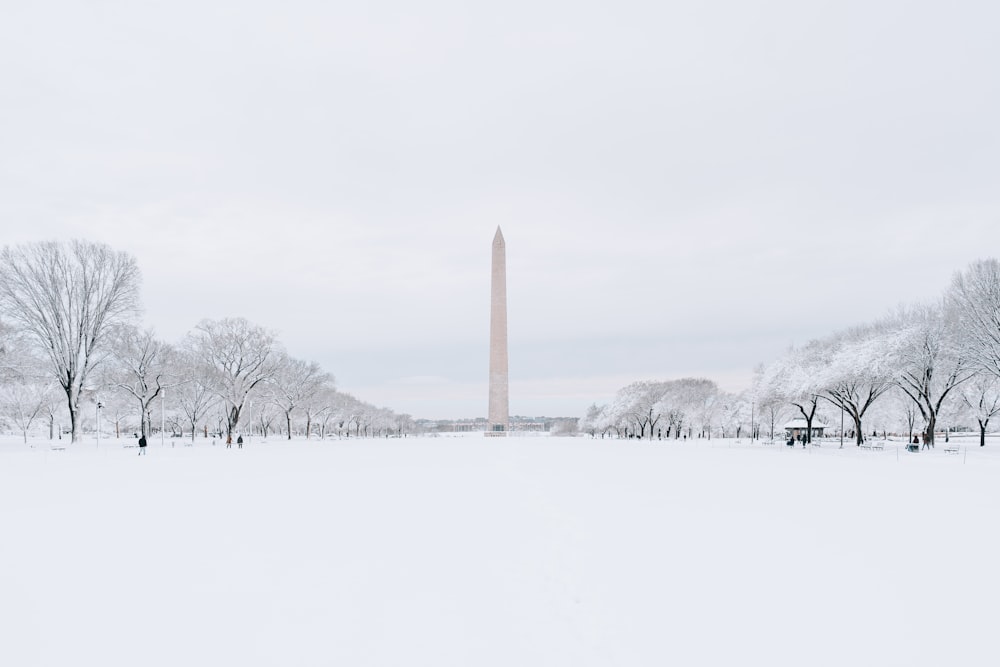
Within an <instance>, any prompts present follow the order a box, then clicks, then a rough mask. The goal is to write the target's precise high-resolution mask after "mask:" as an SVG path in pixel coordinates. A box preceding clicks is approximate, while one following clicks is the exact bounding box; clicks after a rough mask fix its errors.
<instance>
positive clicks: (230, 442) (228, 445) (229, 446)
mask: <svg viewBox="0 0 1000 667" xmlns="http://www.w3.org/2000/svg"><path fill="white" fill-rule="evenodd" d="M232 448H233V436H231V435H227V436H226V449H232Z"/></svg>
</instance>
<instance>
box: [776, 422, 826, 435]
mask: <svg viewBox="0 0 1000 667" xmlns="http://www.w3.org/2000/svg"><path fill="white" fill-rule="evenodd" d="M808 428H809V425H808V424H807V423H806V420H805V419H793V420H792V421H790V422H788V423H787V424H785V426H784V429H785V437H786V438H788V439H789V440H798V439H799V438H800V436H801V437H803V438H804V437H805V436H806V431H807V430H808ZM827 428H828V426H827V425H826V424H824V423H823V422H820V421H816V420H815V419H814V420H813V423H812V437H811V438H809V439H810V440H812V439H813V438H822V437H823V432H824V431H825V430H826V429H827Z"/></svg>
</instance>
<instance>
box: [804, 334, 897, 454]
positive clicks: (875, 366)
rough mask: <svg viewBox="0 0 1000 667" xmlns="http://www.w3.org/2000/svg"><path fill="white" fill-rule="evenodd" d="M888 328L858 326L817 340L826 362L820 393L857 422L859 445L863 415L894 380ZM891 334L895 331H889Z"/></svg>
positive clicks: (820, 376)
mask: <svg viewBox="0 0 1000 667" xmlns="http://www.w3.org/2000/svg"><path fill="white" fill-rule="evenodd" d="M886 333H887V332H886V331H885V330H884V329H882V328H879V327H857V328H854V329H850V330H848V331H845V332H842V333H840V334H836V335H834V336H833V337H831V338H830V339H827V340H826V341H821V342H819V343H818V344H817V346H816V347H817V354H820V350H819V348H823V347H825V349H824V350H822V355H821V357H822V360H823V362H822V364H821V365H820V366H819V368H817V369H816V370H817V373H818V376H817V377H816V384H817V386H818V387H819V390H820V395H821V396H822V397H823V398H824V399H826V400H827V401H828V402H829V403H831V404H832V405H833V406H835V407H837V408H839V409H841V410H843V411H844V412H846V413H847V414H848V415H849V416H850V418H851V421H852V422H853V424H854V436H855V441H856V444H857V445H859V446H860V445H861V443H862V442H863V440H864V427H863V426H862V423H861V422H862V419H863V418H864V416H865V413H866V412H868V410H869V408H871V407H872V405H873V404H874V403H875V401H876V400H878V398H879V397H880V396H882V395H883V394H884V393H886V392H887V391H889V390H890V389H891V388H892V387H893V386H895V384H894V379H895V369H894V368H893V365H892V364H891V363H890V359H891V355H890V354H888V349H887V347H886V345H887V337H886ZM888 333H889V334H890V338H891V332H888Z"/></svg>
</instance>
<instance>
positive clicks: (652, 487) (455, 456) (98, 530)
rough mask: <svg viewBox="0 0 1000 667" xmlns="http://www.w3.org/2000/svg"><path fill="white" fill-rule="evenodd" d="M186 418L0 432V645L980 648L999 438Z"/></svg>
mask: <svg viewBox="0 0 1000 667" xmlns="http://www.w3.org/2000/svg"><path fill="white" fill-rule="evenodd" d="M132 442H133V441H131V440H130V441H128V444H131V443H132ZM209 443H210V441H204V440H199V441H198V442H197V444H196V445H195V446H193V447H185V446H183V445H182V443H180V442H178V443H177V444H176V446H174V447H171V445H170V443H169V442H168V443H167V444H166V446H161V445H160V444H159V440H158V439H157V438H155V437H154V438H153V439H152V440H151V446H150V447H149V452H148V456H146V457H145V458H140V457H138V456H137V449H135V448H125V447H123V446H122V441H114V440H111V441H108V440H106V439H102V442H101V445H100V447H99V448H98V447H97V446H96V443H95V442H94V441H93V440H92V439H91V440H89V441H84V442H82V443H79V444H77V445H70V446H69V447H68V448H67V449H66V450H65V451H51V450H50V448H49V442H48V441H47V440H36V441H34V442H33V446H31V447H29V446H27V445H24V444H21V443H19V442H17V439H16V438H14V437H11V438H5V439H3V441H2V442H0V535H2V548H0V664H3V665H130V666H133V665H143V666H144V667H147V666H150V665H227V664H228V665H241V666H248V665H351V666H361V665H407V666H414V665H428V666H434V667H443V666H447V665H463V666H468V665H477V666H479V665H496V666H505V667H509V666H511V665H542V666H546V667H549V666H553V665H567V666H574V667H575V666H587V665H630V666H636V665H667V664H678V665H736V664H739V665H797V666H800V665H845V664H851V665H942V664H960V665H995V664H996V655H997V650H996V647H995V642H994V639H993V632H994V630H995V627H996V623H997V620H998V612H997V611H996V608H995V601H996V599H997V598H998V597H1000V573H998V569H997V563H998V559H997V555H998V547H1000V539H998V537H997V532H996V530H995V527H994V526H995V516H994V514H995V512H996V511H997V508H998V507H1000V484H997V479H998V474H1000V441H992V442H990V444H988V445H987V447H986V448H983V449H980V448H979V447H978V446H976V445H977V443H976V442H973V441H972V440H971V439H970V441H969V442H968V443H965V442H964V441H963V444H962V448H961V451H960V452H959V453H958V454H946V453H944V452H943V451H942V449H941V447H940V445H939V447H938V448H937V449H936V450H933V451H924V452H920V453H916V454H909V453H906V452H905V451H898V449H899V448H900V447H902V442H899V443H896V442H890V443H889V445H888V446H887V447H886V449H885V450H884V451H867V450H864V451H862V450H859V449H858V448H857V447H854V446H851V445H847V446H846V447H845V449H843V450H839V449H837V448H836V445H837V442H836V441H835V440H826V441H823V444H822V446H820V447H810V448H807V449H803V448H801V447H795V448H789V447H786V446H784V445H782V444H776V445H770V446H767V445H762V444H756V443H755V444H752V445H751V444H750V443H748V441H747V440H746V439H744V440H743V441H742V442H740V443H737V442H735V441H732V440H728V441H720V440H713V441H711V442H707V441H689V442H686V443H685V442H669V443H666V442H652V443H650V442H641V443H640V442H635V441H616V440H603V441H602V440H590V439H586V438H573V439H562V438H542V437H535V438H509V439H505V440H504V439H486V438H483V437H482V436H481V435H476V434H473V435H472V436H471V437H456V438H445V437H442V438H406V439H389V440H360V441H359V440H340V441H325V442H320V441H311V442H305V441H293V442H291V443H288V442H284V441H282V440H280V439H275V438H271V439H270V440H269V441H268V442H266V443H261V442H258V441H254V442H251V443H250V444H249V445H248V446H246V447H245V448H244V449H242V450H239V449H236V448H235V446H234V448H233V449H230V450H227V449H225V448H223V447H222V446H219V445H216V446H214V447H213V446H212V445H211V444H209Z"/></svg>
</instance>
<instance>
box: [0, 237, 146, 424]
mask: <svg viewBox="0 0 1000 667" xmlns="http://www.w3.org/2000/svg"><path fill="white" fill-rule="evenodd" d="M139 280H140V277H139V269H138V267H137V265H136V262H135V259H133V258H132V256H131V255H128V254H127V253H124V252H118V251H115V250H112V249H111V248H110V247H109V246H106V245H104V244H100V243H91V242H87V241H71V242H70V243H69V244H66V245H64V244H59V243H55V242H43V243H32V244H28V245H24V246H18V247H10V246H7V247H5V248H4V249H3V251H0V312H2V313H3V314H5V315H6V316H7V317H8V318H9V320H10V321H11V323H13V324H15V325H16V326H17V327H18V328H19V329H20V330H22V331H23V332H24V333H25V334H26V335H27V336H28V337H29V338H30V340H31V342H32V343H33V346H34V347H35V349H36V350H38V351H39V353H40V354H41V355H43V356H44V358H45V359H46V361H47V363H48V366H49V371H50V372H51V374H52V376H53V378H54V379H55V381H56V382H58V384H59V386H60V387H61V388H62V391H63V392H64V393H65V394H66V404H67V407H68V408H69V419H70V430H71V434H72V440H73V441H74V442H75V441H76V440H77V439H78V437H79V427H78V426H79V425H78V422H79V416H80V399H81V395H82V393H83V390H84V387H85V385H86V382H87V380H88V377H89V375H90V373H91V371H92V370H93V368H94V366H95V365H96V364H97V363H98V362H99V361H100V360H101V358H102V355H103V354H104V353H106V352H107V351H108V350H107V342H108V341H107V340H106V339H107V336H108V333H109V330H110V329H111V328H112V327H113V326H115V325H116V324H119V323H121V322H126V321H129V320H130V319H131V318H132V317H133V316H134V315H135V314H136V312H137V310H138V306H139Z"/></svg>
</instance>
